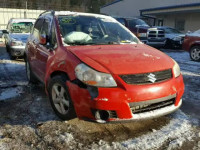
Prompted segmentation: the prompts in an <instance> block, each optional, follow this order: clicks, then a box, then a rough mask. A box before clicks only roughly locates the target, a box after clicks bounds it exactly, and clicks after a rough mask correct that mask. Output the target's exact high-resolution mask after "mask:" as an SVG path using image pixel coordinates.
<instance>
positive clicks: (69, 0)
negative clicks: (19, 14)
mask: <svg viewBox="0 0 200 150" xmlns="http://www.w3.org/2000/svg"><path fill="white" fill-rule="evenodd" d="M112 1H113V0H0V7H1V8H19V9H26V8H27V9H40V10H49V9H53V10H69V11H81V12H91V13H99V12H100V7H101V6H103V5H105V4H107V3H109V2H112Z"/></svg>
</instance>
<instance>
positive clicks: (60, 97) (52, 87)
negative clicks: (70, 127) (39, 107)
mask: <svg viewBox="0 0 200 150" xmlns="http://www.w3.org/2000/svg"><path fill="white" fill-rule="evenodd" d="M66 81H67V78H66V77H65V76H63V75H59V76H55V77H53V78H52V79H51V80H50V82H49V86H48V93H49V100H50V103H51V106H52V108H53V110H54V112H55V113H56V115H57V116H58V117H59V118H61V119H62V120H70V119H73V118H75V117H76V113H75V110H74V106H73V102H72V100H71V98H70V94H69V91H68V87H67V85H66Z"/></svg>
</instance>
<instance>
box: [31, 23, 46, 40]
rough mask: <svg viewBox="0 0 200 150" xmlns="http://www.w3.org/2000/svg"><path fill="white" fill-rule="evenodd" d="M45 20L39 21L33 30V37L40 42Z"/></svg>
mask: <svg viewBox="0 0 200 150" xmlns="http://www.w3.org/2000/svg"><path fill="white" fill-rule="evenodd" d="M43 21H44V20H43V19H38V20H37V21H36V23H35V26H34V28H33V36H34V37H35V38H36V39H37V40H38V41H39V37H40V30H41V27H42V23H43Z"/></svg>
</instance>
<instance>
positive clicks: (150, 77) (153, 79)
mask: <svg viewBox="0 0 200 150" xmlns="http://www.w3.org/2000/svg"><path fill="white" fill-rule="evenodd" d="M155 76H156V75H155V74H152V73H150V74H149V75H148V76H147V77H148V78H149V79H148V81H150V82H152V83H155V81H156V80H157V79H156V77H155Z"/></svg>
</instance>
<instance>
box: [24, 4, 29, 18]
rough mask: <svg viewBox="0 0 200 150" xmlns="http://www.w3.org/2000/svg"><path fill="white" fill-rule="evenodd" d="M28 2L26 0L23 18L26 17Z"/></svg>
mask: <svg viewBox="0 0 200 150" xmlns="http://www.w3.org/2000/svg"><path fill="white" fill-rule="evenodd" d="M27 10H28V2H27V1H26V9H25V11H24V18H27Z"/></svg>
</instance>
